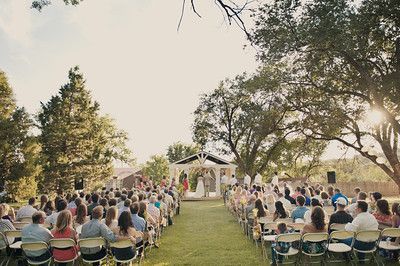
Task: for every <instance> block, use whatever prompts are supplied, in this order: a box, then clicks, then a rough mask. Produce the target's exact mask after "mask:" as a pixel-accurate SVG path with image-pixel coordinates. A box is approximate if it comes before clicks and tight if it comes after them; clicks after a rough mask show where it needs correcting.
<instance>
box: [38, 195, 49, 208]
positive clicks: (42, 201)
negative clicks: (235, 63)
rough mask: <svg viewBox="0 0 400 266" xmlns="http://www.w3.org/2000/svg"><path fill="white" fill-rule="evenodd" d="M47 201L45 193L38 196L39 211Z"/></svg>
mask: <svg viewBox="0 0 400 266" xmlns="http://www.w3.org/2000/svg"><path fill="white" fill-rule="evenodd" d="M48 201H49V197H47V195H42V196H40V205H39V211H44V207H45V206H46V203H47V202H48Z"/></svg>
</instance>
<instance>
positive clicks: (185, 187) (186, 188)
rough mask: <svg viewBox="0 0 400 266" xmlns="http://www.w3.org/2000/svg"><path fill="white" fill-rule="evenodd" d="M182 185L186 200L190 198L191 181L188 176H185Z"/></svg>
mask: <svg viewBox="0 0 400 266" xmlns="http://www.w3.org/2000/svg"><path fill="white" fill-rule="evenodd" d="M182 185H183V194H184V196H185V198H186V197H187V196H188V193H189V180H188V176H187V174H185V175H184V177H183V182H182Z"/></svg>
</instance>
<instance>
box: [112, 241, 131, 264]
mask: <svg viewBox="0 0 400 266" xmlns="http://www.w3.org/2000/svg"><path fill="white" fill-rule="evenodd" d="M110 247H111V248H112V249H123V248H132V249H133V250H134V252H135V254H134V256H133V257H132V258H130V259H126V260H121V259H118V258H117V257H116V256H115V254H114V251H113V252H112V254H113V259H114V261H115V262H119V263H129V265H132V262H133V261H134V260H136V258H137V256H138V252H137V250H136V245H135V244H133V243H132V241H130V240H129V239H126V240H122V241H117V242H113V243H110Z"/></svg>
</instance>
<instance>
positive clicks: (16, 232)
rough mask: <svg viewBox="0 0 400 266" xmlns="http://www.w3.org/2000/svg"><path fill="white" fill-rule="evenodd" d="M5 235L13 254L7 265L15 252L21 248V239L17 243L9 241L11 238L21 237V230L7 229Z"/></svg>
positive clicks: (9, 258)
mask: <svg viewBox="0 0 400 266" xmlns="http://www.w3.org/2000/svg"><path fill="white" fill-rule="evenodd" d="M4 236H5V237H6V239H7V245H8V247H9V248H10V250H11V254H10V256H9V257H8V260H7V263H6V266H7V265H8V264H9V263H10V260H11V257H13V255H14V254H15V252H16V251H17V250H19V249H21V243H22V242H21V241H17V242H15V243H10V242H8V240H9V239H16V238H21V231H20V230H10V231H5V232H4Z"/></svg>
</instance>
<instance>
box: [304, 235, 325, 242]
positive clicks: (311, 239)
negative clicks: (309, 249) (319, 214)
mask: <svg viewBox="0 0 400 266" xmlns="http://www.w3.org/2000/svg"><path fill="white" fill-rule="evenodd" d="M328 239H329V235H328V233H307V234H305V235H303V238H302V240H303V242H322V241H328Z"/></svg>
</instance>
